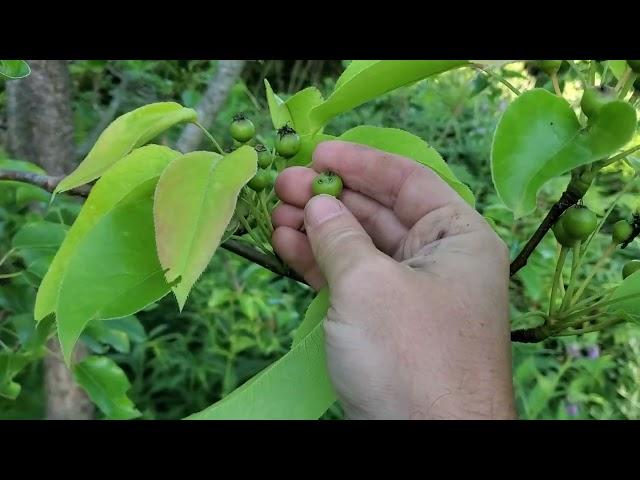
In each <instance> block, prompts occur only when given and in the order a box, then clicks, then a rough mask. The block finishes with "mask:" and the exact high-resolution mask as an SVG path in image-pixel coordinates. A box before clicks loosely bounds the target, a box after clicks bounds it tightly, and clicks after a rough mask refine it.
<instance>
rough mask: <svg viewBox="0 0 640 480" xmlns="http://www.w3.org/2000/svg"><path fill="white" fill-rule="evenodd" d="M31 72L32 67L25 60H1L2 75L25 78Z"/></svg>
mask: <svg viewBox="0 0 640 480" xmlns="http://www.w3.org/2000/svg"><path fill="white" fill-rule="evenodd" d="M30 73H31V67H29V64H28V63H27V62H25V61H24V60H0V76H3V77H7V78H12V79H15V78H24V77H26V76H28V75H29V74H30Z"/></svg>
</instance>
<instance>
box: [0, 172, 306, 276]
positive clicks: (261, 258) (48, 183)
mask: <svg viewBox="0 0 640 480" xmlns="http://www.w3.org/2000/svg"><path fill="white" fill-rule="evenodd" d="M63 178H64V176H58V177H53V176H48V175H41V174H39V173H33V172H20V171H15V170H0V180H12V181H16V182H23V183H28V184H30V185H35V186H37V187H40V188H42V189H44V190H46V191H48V192H53V191H54V190H55V188H56V186H57V185H58V183H60V181H61V180H62V179H63ZM90 191H91V186H90V185H84V186H82V187H78V188H74V189H73V190H69V191H68V192H65V193H68V194H71V195H75V196H78V197H87V196H88V195H89V192H90ZM220 246H221V247H222V248H224V249H225V250H229V251H230V252H233V253H235V254H236V255H239V256H241V257H243V258H245V259H247V260H250V261H252V262H253V263H256V264H258V265H260V266H261V267H263V268H266V269H267V270H270V271H272V272H273V273H275V274H277V275H281V276H283V277H287V278H290V279H292V280H295V281H296V282H300V283H304V284H305V285H306V284H307V282H305V281H304V279H303V278H302V277H300V276H299V275H297V274H296V273H295V272H293V271H290V270H289V269H287V268H286V267H283V265H282V264H281V263H280V262H279V261H278V259H277V257H275V256H271V255H267V254H265V253H262V252H261V251H259V250H257V249H255V248H253V247H251V246H249V245H246V244H244V243H242V242H240V241H238V240H233V239H230V240H227V241H226V242H223V243H222V244H220Z"/></svg>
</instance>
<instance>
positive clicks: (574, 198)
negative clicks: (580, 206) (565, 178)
mask: <svg viewBox="0 0 640 480" xmlns="http://www.w3.org/2000/svg"><path fill="white" fill-rule="evenodd" d="M580 198H581V196H580V194H579V193H577V192H575V191H574V190H573V189H570V188H568V189H567V190H566V191H565V192H564V193H563V194H562V196H561V197H560V200H558V201H557V202H556V203H554V204H553V206H552V207H551V209H550V210H549V213H547V216H546V217H544V220H543V221H542V223H541V224H540V226H539V227H538V229H537V230H536V231H535V233H534V234H533V236H532V237H531V238H530V239H529V241H528V242H527V243H526V245H525V246H524V248H523V249H522V251H521V252H520V253H519V254H518V256H517V257H516V258H515V259H514V260H513V262H511V266H510V267H509V275H510V276H512V277H513V276H514V275H515V274H516V273H517V272H518V270H520V269H521V268H522V267H524V266H525V265H526V264H527V261H528V260H529V256H530V255H531V254H532V253H533V251H534V250H535V249H536V247H537V246H538V244H539V243H540V242H541V241H542V239H543V238H544V236H545V235H546V234H547V232H548V231H549V230H550V229H551V227H553V226H554V225H555V223H556V222H557V221H558V219H559V218H560V216H561V215H562V214H563V213H564V212H565V210H567V209H568V208H569V207H571V206H573V205H575V204H576V203H578V200H580Z"/></svg>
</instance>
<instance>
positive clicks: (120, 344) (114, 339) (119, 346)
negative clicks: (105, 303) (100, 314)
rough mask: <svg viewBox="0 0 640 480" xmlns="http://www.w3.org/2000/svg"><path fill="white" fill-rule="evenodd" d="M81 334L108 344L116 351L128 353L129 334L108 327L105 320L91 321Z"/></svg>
mask: <svg viewBox="0 0 640 480" xmlns="http://www.w3.org/2000/svg"><path fill="white" fill-rule="evenodd" d="M83 336H87V337H89V338H91V339H92V340H94V341H96V342H98V343H102V344H105V345H109V346H110V347H113V349H114V350H116V351H117V352H120V353H129V350H130V343H129V336H128V335H127V334H126V333H125V332H123V331H121V330H115V329H113V328H109V325H108V324H107V322H106V321H95V322H91V323H90V324H89V325H87V328H86V329H85V331H84V333H83Z"/></svg>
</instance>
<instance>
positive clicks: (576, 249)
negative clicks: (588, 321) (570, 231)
mask: <svg viewBox="0 0 640 480" xmlns="http://www.w3.org/2000/svg"><path fill="white" fill-rule="evenodd" d="M580 243H581V242H578V243H576V244H575V245H574V246H573V247H572V249H571V256H572V258H571V276H570V277H569V286H568V287H567V291H566V292H565V294H564V297H563V298H562V303H561V304H560V311H561V312H562V311H564V309H565V308H566V307H567V306H568V305H571V303H570V300H571V299H572V297H573V291H574V290H575V287H576V276H577V275H578V270H579V269H580V263H581V262H580Z"/></svg>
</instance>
